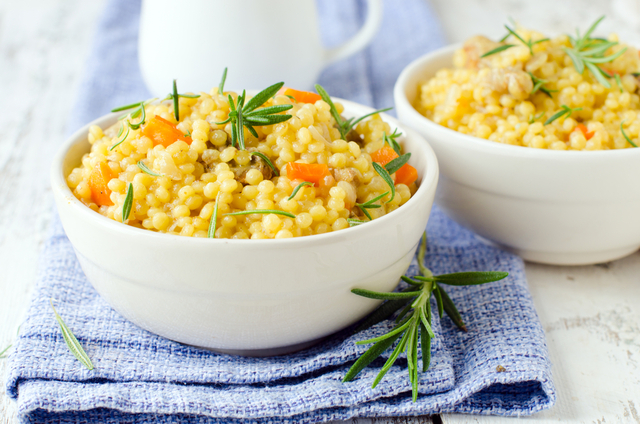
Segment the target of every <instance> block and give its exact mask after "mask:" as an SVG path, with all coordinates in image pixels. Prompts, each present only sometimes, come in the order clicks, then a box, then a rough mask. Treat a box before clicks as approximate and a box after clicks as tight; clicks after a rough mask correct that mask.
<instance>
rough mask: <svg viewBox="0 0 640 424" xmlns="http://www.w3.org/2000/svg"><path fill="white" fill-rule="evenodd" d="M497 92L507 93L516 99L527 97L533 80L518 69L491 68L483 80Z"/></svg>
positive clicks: (531, 88)
mask: <svg viewBox="0 0 640 424" xmlns="http://www.w3.org/2000/svg"><path fill="white" fill-rule="evenodd" d="M483 82H484V83H485V84H486V85H487V86H488V87H489V88H491V90H493V91H495V92H497V93H507V92H508V93H509V94H511V95H512V96H513V97H514V98H515V99H517V100H524V99H526V98H527V97H529V94H530V93H531V90H533V81H531V77H530V76H529V74H527V73H526V72H524V71H521V70H519V69H502V68H497V69H492V70H491V72H489V73H488V74H487V76H486V77H485V78H484V81H483Z"/></svg>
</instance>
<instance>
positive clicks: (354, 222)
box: [347, 218, 367, 227]
mask: <svg viewBox="0 0 640 424" xmlns="http://www.w3.org/2000/svg"><path fill="white" fill-rule="evenodd" d="M347 223H348V224H349V227H357V226H358V225H362V224H366V223H367V221H361V220H359V219H354V218H347Z"/></svg>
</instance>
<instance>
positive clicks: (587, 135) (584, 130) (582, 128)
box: [574, 124, 594, 140]
mask: <svg viewBox="0 0 640 424" xmlns="http://www.w3.org/2000/svg"><path fill="white" fill-rule="evenodd" d="M574 131H582V134H584V138H586V139H587V140H589V139H590V138H591V137H593V134H594V132H593V131H589V130H588V129H587V126H586V125H585V124H578V125H577V126H576V129H575V130H574Z"/></svg>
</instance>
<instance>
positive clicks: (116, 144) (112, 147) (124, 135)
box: [109, 125, 130, 151]
mask: <svg viewBox="0 0 640 424" xmlns="http://www.w3.org/2000/svg"><path fill="white" fill-rule="evenodd" d="M122 129H124V125H123V126H122V128H121V130H120V133H122V132H123V131H122ZM129 130H130V128H129V126H127V132H126V133H124V134H123V135H122V137H120V138H119V139H118V141H116V142H115V144H114V145H113V146H111V147H109V151H112V150H113V149H115V148H116V147H118V146H119V145H121V144H122V142H124V141H125V140H126V139H127V137H129Z"/></svg>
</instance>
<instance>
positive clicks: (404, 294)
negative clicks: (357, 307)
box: [351, 289, 421, 300]
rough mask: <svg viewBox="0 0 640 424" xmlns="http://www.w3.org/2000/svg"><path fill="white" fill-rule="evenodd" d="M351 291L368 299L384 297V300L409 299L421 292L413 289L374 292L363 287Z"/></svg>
mask: <svg viewBox="0 0 640 424" xmlns="http://www.w3.org/2000/svg"><path fill="white" fill-rule="evenodd" d="M351 293H353V294H357V295H358V296H362V297H368V298H369V299H385V300H397V299H410V298H412V297H416V296H418V295H419V294H420V293H421V292H419V291H413V292H399V293H398V292H391V293H381V292H375V291H371V290H365V289H352V290H351Z"/></svg>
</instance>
